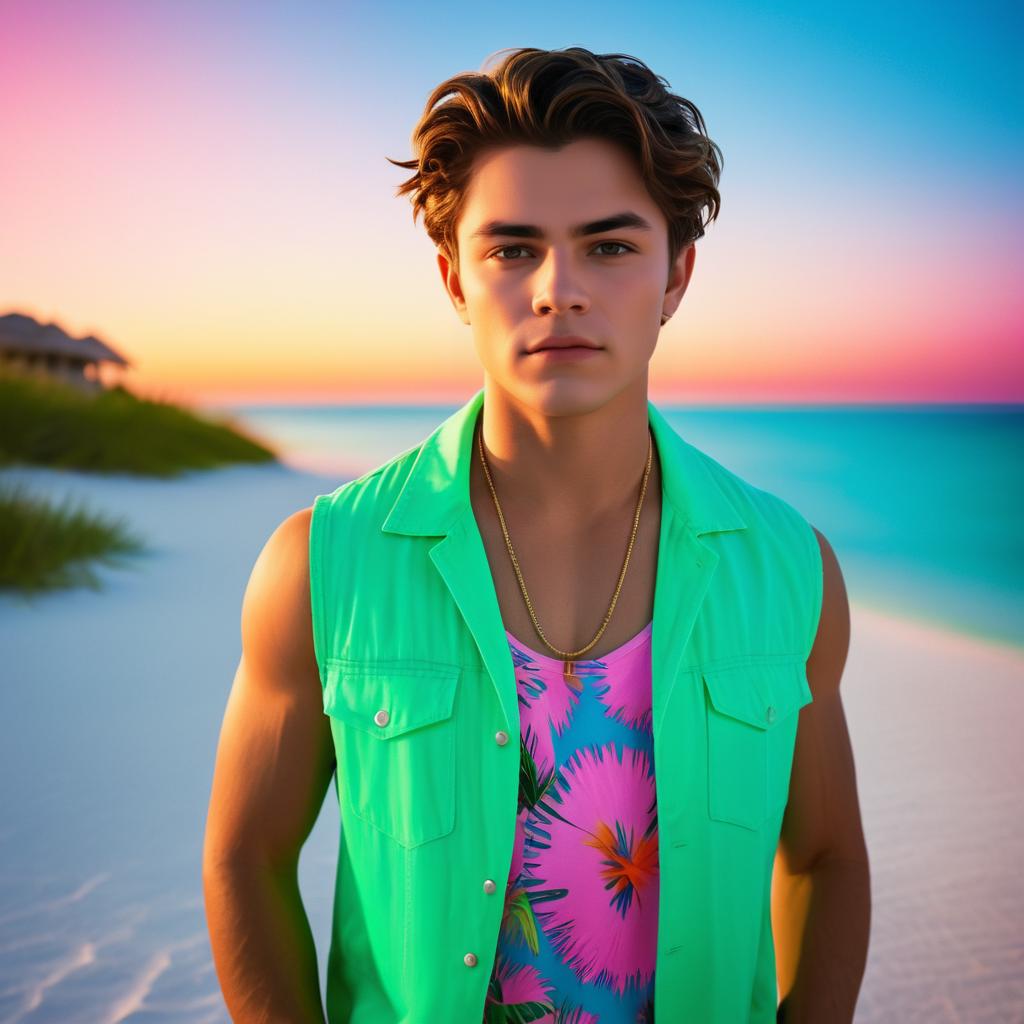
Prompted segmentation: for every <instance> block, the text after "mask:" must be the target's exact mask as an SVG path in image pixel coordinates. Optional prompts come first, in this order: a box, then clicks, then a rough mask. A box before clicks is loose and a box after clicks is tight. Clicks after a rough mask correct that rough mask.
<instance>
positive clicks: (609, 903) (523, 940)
mask: <svg viewBox="0 0 1024 1024" xmlns="http://www.w3.org/2000/svg"><path fill="white" fill-rule="evenodd" d="M650 633H651V626H650V625H649V626H648V627H647V628H646V629H645V630H643V631H641V633H638V634H636V636H634V637H633V639H632V640H630V641H629V642H627V643H626V644H624V645H622V646H621V647H620V648H619V649H617V650H616V651H613V652H610V653H609V654H608V655H606V656H605V657H604V658H602V659H600V660H597V659H595V660H593V661H587V662H576V664H575V670H576V675H575V676H574V677H572V678H567V677H566V676H565V675H564V672H563V664H562V662H561V661H560V660H558V659H555V658H550V657H545V656H543V655H541V654H539V653H538V652H536V651H531V650H530V649H529V648H528V647H526V646H525V645H523V644H520V643H519V642H518V641H517V640H516V639H515V637H513V636H512V634H508V638H509V645H510V649H511V651H512V657H513V661H514V665H515V669H516V680H517V691H518V700H519V709H520V764H519V806H518V813H517V815H516V824H515V843H514V848H513V851H512V857H511V863H510V867H509V873H508V880H507V884H506V890H505V898H504V905H503V908H502V919H501V925H500V928H499V933H498V948H497V950H496V957H495V962H494V968H493V970H492V977H491V984H490V986H489V989H488V996H487V1003H486V1012H485V1021H486V1022H487V1024H496V1022H520V1021H536V1022H538V1024H601V1022H602V1021H604V1022H605V1024H610V1022H612V1021H626V1020H629V1021H630V1022H631V1024H652V1022H653V1020H654V1003H653V995H654V993H653V988H654V966H655V950H656V944H657V930H658V929H657V912H658V888H659V887H658V815H657V797H656V789H655V780H654V760H653V734H652V730H651V715H650V708H651V692H650V688H651V679H650ZM526 968H529V969H530V971H532V973H530V971H527V970H526Z"/></svg>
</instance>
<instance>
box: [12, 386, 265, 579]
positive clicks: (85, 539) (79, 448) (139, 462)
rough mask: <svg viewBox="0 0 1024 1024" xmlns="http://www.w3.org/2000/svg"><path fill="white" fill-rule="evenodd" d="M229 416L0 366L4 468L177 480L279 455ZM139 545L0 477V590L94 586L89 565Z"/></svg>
mask: <svg viewBox="0 0 1024 1024" xmlns="http://www.w3.org/2000/svg"><path fill="white" fill-rule="evenodd" d="M276 458H277V456H276V454H275V453H274V452H273V451H271V450H270V449H269V448H267V447H265V446H264V445H262V444H260V443H259V442H258V441H256V440H254V439H252V438H249V437H246V436H245V434H244V433H242V432H241V431H240V430H239V429H237V428H236V427H235V426H234V425H233V424H232V423H231V422H230V421H229V420H216V419H207V418H204V417H201V416H199V415H197V414H195V413H193V412H191V411H189V410H187V409H183V408H180V407H178V406H175V405H173V404H170V403H167V402H155V401H151V400H147V399H142V398H138V397H137V396H135V395H133V394H132V393H131V392H130V391H127V390H126V389H124V388H122V387H115V388H111V389H109V390H106V391H102V392H99V393H98V394H96V395H89V394H84V393H82V392H80V391H78V390H77V389H75V388H73V387H71V386H69V385H67V384H63V383H61V382H59V381H52V380H47V379H40V378H37V377H34V376H27V375H22V374H19V373H17V372H14V371H11V370H9V369H2V368H0V468H3V467H5V466H17V465H30V466H47V467H50V468H53V469H72V470H76V471H78V472H89V473H135V474H139V475H144V476H158V477H174V476H178V475H179V474H181V473H183V472H186V471H191V470H197V469H199V470H202V469H214V468H216V467H218V466H224V465H229V464H232V463H239V462H271V461H276ZM144 551H145V545H144V543H143V541H142V539H141V538H140V537H137V536H135V535H134V534H133V533H131V532H130V531H129V530H128V529H127V528H126V527H125V525H124V523H123V522H122V521H121V520H109V519H107V518H105V517H102V516H98V515H96V514H94V513H91V512H89V511H88V510H87V509H85V508H81V507H79V508H74V507H71V506H70V505H65V506H60V507H58V506H55V505H53V504H51V503H50V502H48V501H47V500H45V499H43V498H40V497H34V496H33V495H31V494H29V493H28V492H27V491H26V490H25V489H24V487H21V486H12V485H11V484H10V483H8V482H4V481H3V480H2V479H0V589H4V590H10V591H15V592H18V593H20V594H22V595H24V596H28V595H31V594H35V593H38V592H41V591H47V590H53V589H58V588H63V587H73V586H82V585H86V586H91V587H93V589H99V584H98V581H97V578H96V576H95V575H94V573H93V572H92V569H91V566H90V563H91V562H92V561H95V560H100V561H104V562H111V561H113V560H115V559H117V558H119V557H122V556H125V555H133V554H138V553H141V552H144Z"/></svg>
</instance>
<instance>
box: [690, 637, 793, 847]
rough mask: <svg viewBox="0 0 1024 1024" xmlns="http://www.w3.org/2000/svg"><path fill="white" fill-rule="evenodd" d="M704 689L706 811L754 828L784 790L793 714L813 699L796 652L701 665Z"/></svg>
mask: <svg viewBox="0 0 1024 1024" xmlns="http://www.w3.org/2000/svg"><path fill="white" fill-rule="evenodd" d="M702 675H703V679H704V685H705V687H706V688H707V694H708V703H707V725H708V814H709V816H710V817H711V818H713V819H715V820H716V821H727V822H731V823H733V824H735V825H742V826H743V827H744V828H749V829H755V830H756V829H759V828H760V827H761V826H762V825H763V824H764V822H765V821H766V820H767V819H768V818H770V817H772V816H773V815H774V814H776V813H777V812H778V811H780V810H781V809H782V808H783V807H784V806H785V804H786V800H787V799H788V796H789V778H790V772H791V769H792V766H793V748H794V744H795V741H796V729H797V721H798V718H799V715H798V714H797V712H798V711H799V710H800V708H802V707H803V706H804V705H805V704H809V703H810V702H811V697H812V695H811V689H810V686H809V685H808V683H807V670H806V665H805V663H804V661H803V660H802V659H800V658H799V657H797V658H794V659H790V660H779V659H778V658H765V659H763V660H759V659H752V660H750V661H745V662H742V663H740V664H734V665H729V666H726V667H721V668H714V667H709V668H706V669H704V670H702Z"/></svg>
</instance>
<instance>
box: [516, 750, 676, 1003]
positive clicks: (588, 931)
mask: <svg viewBox="0 0 1024 1024" xmlns="http://www.w3.org/2000/svg"><path fill="white" fill-rule="evenodd" d="M558 779H559V782H558V783H557V784H556V786H555V787H554V788H553V790H552V792H551V793H550V794H549V796H548V797H547V798H546V799H545V800H543V801H542V802H541V804H540V805H539V806H538V808H537V811H536V815H537V824H536V825H534V824H533V822H531V821H530V820H528V821H527V825H526V829H527V833H528V840H527V848H528V851H527V857H526V860H525V862H526V863H527V864H531V863H532V864H533V873H534V875H535V878H536V879H538V880H540V882H542V883H543V886H544V887H545V888H551V889H554V890H556V891H558V890H560V891H564V893H565V895H564V897H563V898H561V899H557V900H552V901H550V902H545V903H544V904H543V906H542V905H541V904H540V901H538V900H537V899H536V897H535V896H533V895H531V902H532V903H533V906H534V911H535V913H536V914H537V920H538V922H539V924H540V926H541V928H542V929H543V931H544V932H545V933H546V934H547V935H548V936H549V938H550V939H551V942H552V945H553V946H554V948H555V950H556V951H557V952H558V953H559V955H560V956H561V957H562V958H563V959H564V960H565V962H566V963H567V964H568V965H569V966H571V967H572V969H573V971H574V972H575V973H576V974H577V975H578V977H579V978H580V979H581V980H584V981H593V982H594V983H596V984H599V985H607V986H609V987H611V988H613V989H614V990H615V991H618V992H621V991H623V990H624V989H625V988H626V987H627V986H629V985H636V984H645V983H646V982H647V981H648V980H649V979H650V977H651V973H652V970H653V967H652V965H653V963H654V959H655V948H656V941H657V914H658V890H659V885H658V878H659V876H658V853H657V828H656V826H655V824H654V823H655V820H656V811H655V810H653V808H654V806H655V805H654V800H653V797H654V782H653V779H652V778H651V776H650V772H649V764H648V758H647V755H646V754H645V753H644V752H643V751H640V750H634V749H631V748H627V749H625V750H624V751H623V753H622V757H621V759H620V757H619V755H618V753H617V752H616V749H615V746H614V745H613V744H607V745H605V746H604V747H601V748H597V749H592V748H585V749H582V750H578V751H577V752H576V753H575V754H574V755H573V756H572V758H570V760H569V762H568V764H567V765H566V766H565V768H564V770H563V771H561V772H559V774H558ZM537 833H541V834H543V836H544V838H545V842H544V843H543V844H541V843H531V841H530V840H531V839H532V838H533V836H534V835H535V834H537Z"/></svg>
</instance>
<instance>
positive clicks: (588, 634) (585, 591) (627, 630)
mask: <svg viewBox="0 0 1024 1024" xmlns="http://www.w3.org/2000/svg"><path fill="white" fill-rule="evenodd" d="M651 483H652V484H654V483H655V480H654V474H653V473H652V480H651ZM471 490H472V503H473V511H474V517H475V519H476V522H477V527H478V529H479V531H480V536H481V539H482V541H483V545H484V549H485V551H486V553H487V561H488V565H489V568H490V573H491V578H492V579H493V581H494V589H495V593H496V596H497V600H498V606H499V608H500V609H501V617H502V623H503V625H504V627H505V628H506V629H507V630H508V631H509V632H510V633H512V635H513V636H515V637H516V638H517V639H519V640H520V641H522V642H523V643H525V644H528V645H529V646H530V647H532V648H533V649H534V650H537V651H542V652H546V653H552V654H553V652H550V651H549V649H548V648H547V646H546V645H545V644H544V642H543V640H541V638H540V637H539V636H538V635H537V630H536V627H535V626H534V623H533V619H532V617H531V615H530V610H529V608H528V606H527V602H526V597H525V596H524V594H523V587H522V585H521V584H520V579H519V576H518V575H517V574H516V571H515V567H514V565H513V562H512V557H511V554H510V552H509V547H508V542H507V541H506V538H505V534H504V532H503V531H502V529H501V523H500V521H499V520H498V516H497V513H496V510H495V508H494V502H493V498H492V496H491V494H490V492H489V491H484V492H481V491H480V490H479V489H478V488H476V487H474V488H472V489H471ZM660 494H661V492H660V486H657V487H655V486H651V487H649V488H648V490H647V494H646V495H645V498H644V504H643V507H642V509H641V514H640V522H639V525H638V527H637V532H636V537H635V539H634V540H633V546H632V549H631V551H630V552H629V562H628V564H627V565H626V571H625V576H624V577H623V576H622V570H623V563H624V561H625V558H626V553H627V549H629V544H630V537H631V535H632V530H633V522H632V519H631V518H626V517H622V519H621V522H605V523H602V524H600V525H598V526H590V527H588V528H586V529H573V528H572V527H571V525H568V526H567V525H566V524H554V525H549V526H545V524H543V523H537V522H528V521H525V520H524V518H523V517H520V518H519V519H518V520H515V521H510V520H509V518H508V517H507V516H506V521H505V525H506V528H507V529H508V533H509V540H510V541H511V544H512V549H513V550H514V552H515V556H516V561H517V562H518V566H519V571H520V573H521V574H522V581H523V583H524V584H525V587H526V592H527V594H528V595H529V599H530V604H531V605H532V607H533V612H534V614H535V615H536V617H537V621H538V622H539V623H540V627H541V629H542V630H543V631H544V635H545V636H546V637H547V639H548V641H549V642H550V643H551V644H553V645H554V646H556V647H558V648H560V649H561V650H578V649H579V648H581V647H583V646H584V645H585V644H588V643H590V641H591V640H592V639H593V637H594V635H595V633H596V632H597V631H598V629H599V628H600V626H601V623H602V622H603V621H604V619H605V616H606V615H607V614H608V609H609V606H610V605H611V602H612V598H613V597H614V596H615V592H616V587H618V586H619V581H620V578H621V587H620V589H619V594H618V598H617V600H616V602H615V608H614V610H613V612H612V616H611V620H610V621H609V623H608V626H607V627H606V629H605V631H604V633H602V635H601V638H600V640H598V642H597V643H596V644H595V645H594V646H593V647H592V648H591V649H590V650H589V651H587V652H586V654H585V655H583V656H582V657H585V658H600V657H601V656H602V655H604V654H606V653H607V652H609V651H612V650H614V649H615V648H617V647H619V646H620V645H621V644H623V643H625V642H626V641H627V640H629V639H631V638H632V637H634V636H636V634H637V633H639V632H640V631H641V630H642V629H643V628H644V627H645V626H646V625H647V624H648V623H649V622H650V621H651V618H652V616H653V612H654V584H655V578H656V570H657V562H658V537H659V532H660V526H661V499H660ZM503 511H504V510H503Z"/></svg>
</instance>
